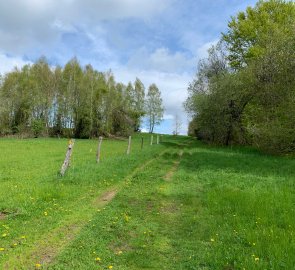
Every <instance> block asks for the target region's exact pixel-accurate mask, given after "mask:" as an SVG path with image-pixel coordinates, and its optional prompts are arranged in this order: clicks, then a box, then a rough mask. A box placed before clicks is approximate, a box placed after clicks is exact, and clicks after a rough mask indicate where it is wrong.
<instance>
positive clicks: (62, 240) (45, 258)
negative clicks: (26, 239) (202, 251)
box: [3, 149, 168, 270]
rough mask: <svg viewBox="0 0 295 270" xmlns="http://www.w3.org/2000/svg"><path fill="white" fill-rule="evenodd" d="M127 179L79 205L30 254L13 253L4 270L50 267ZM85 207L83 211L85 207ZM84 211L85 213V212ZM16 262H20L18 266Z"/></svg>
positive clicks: (137, 171)
mask: <svg viewBox="0 0 295 270" xmlns="http://www.w3.org/2000/svg"><path fill="white" fill-rule="evenodd" d="M167 151H168V150H167V149H165V150H163V151H162V152H160V153H159V154H157V155H156V156H155V157H153V158H152V159H150V160H147V161H146V162H144V163H143V164H141V165H139V166H138V167H136V168H135V169H134V170H133V171H132V172H131V173H130V174H128V175H127V176H126V177H124V180H125V181H126V180H128V179H130V178H132V177H134V176H135V175H136V174H137V173H139V172H140V171H142V170H144V169H145V168H146V167H147V166H149V165H150V164H151V163H152V162H154V161H155V160H156V159H158V158H159V157H161V156H163V155H164V154H165V153H166V152H167ZM125 181H123V182H122V183H120V184H118V185H115V186H113V187H111V188H110V189H108V190H106V191H104V192H103V193H102V194H101V195H100V196H99V197H97V198H96V199H95V200H94V201H92V203H91V204H86V205H84V206H82V209H81V208H80V209H79V212H77V213H75V212H74V214H73V215H71V216H69V217H67V220H66V221H64V222H63V223H64V224H62V226H59V227H58V228H55V229H54V230H52V231H50V232H49V233H48V234H46V236H45V237H44V238H43V239H41V240H39V241H37V242H35V244H34V246H35V247H36V248H34V249H33V250H30V251H28V252H27V253H26V254H24V253H23V254H18V255H17V256H13V257H11V258H10V259H9V260H8V261H7V262H5V263H4V265H3V269H4V270H12V269H13V270H15V269H17V270H19V269H25V270H29V269H38V268H39V267H42V268H43V267H46V266H48V265H50V264H51V263H52V262H53V261H54V260H55V258H56V257H57V256H58V255H59V253H60V252H61V251H62V250H63V249H64V248H65V247H67V246H68V245H69V244H70V243H71V242H72V241H73V240H74V239H75V238H76V236H77V235H78V234H79V233H80V231H81V230H82V229H83V227H84V226H86V225H87V223H88V222H89V221H90V219H91V218H92V217H93V216H94V215H95V212H96V211H98V210H99V209H98V208H101V207H104V206H106V205H107V204H109V203H110V202H111V201H112V200H113V199H114V198H115V196H116V195H117V193H118V192H119V191H120V188H121V187H122V186H123V185H124V184H126V183H125ZM81 210H82V211H81ZM81 213H83V214H82V215H81ZM15 262H18V263H17V264H18V265H19V266H15V265H14V264H15Z"/></svg>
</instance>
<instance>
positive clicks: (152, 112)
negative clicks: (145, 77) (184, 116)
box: [146, 84, 164, 133]
mask: <svg viewBox="0 0 295 270" xmlns="http://www.w3.org/2000/svg"><path fill="white" fill-rule="evenodd" d="M162 102H163V101H162V98H161V92H160V90H159V88H158V87H157V86H156V85H155V84H152V85H150V87H149V89H148V93H147V98H146V113H147V119H148V128H149V132H150V133H153V132H154V127H155V125H159V124H160V123H161V121H162V118H163V113H164V107H163V105H162Z"/></svg>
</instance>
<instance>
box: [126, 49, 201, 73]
mask: <svg viewBox="0 0 295 270" xmlns="http://www.w3.org/2000/svg"><path fill="white" fill-rule="evenodd" d="M127 65H128V67H130V68H135V67H136V68H141V69H144V70H158V71H161V72H183V71H184V70H188V69H191V68H192V67H193V66H194V65H195V59H194V58H193V57H192V56H191V55H188V54H185V53H182V52H175V53H171V52H170V51H169V50H168V49H167V48H163V47H162V48H157V49H156V50H155V51H154V52H152V53H150V52H149V51H148V49H147V48H140V49H139V50H137V51H136V52H135V53H134V54H133V55H132V57H131V58H130V59H129V62H128V64H127Z"/></svg>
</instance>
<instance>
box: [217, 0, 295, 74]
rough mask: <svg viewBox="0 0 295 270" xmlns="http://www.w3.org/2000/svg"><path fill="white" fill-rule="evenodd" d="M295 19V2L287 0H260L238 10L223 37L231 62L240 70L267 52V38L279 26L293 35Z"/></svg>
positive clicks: (284, 31) (282, 30) (286, 33)
mask: <svg viewBox="0 0 295 270" xmlns="http://www.w3.org/2000/svg"><path fill="white" fill-rule="evenodd" d="M294 20H295V3H294V2H293V1H284V0H270V1H263V0H260V1H258V3H257V4H256V5H255V7H253V8H252V7H248V8H247V9H246V11H245V12H239V13H238V15H237V16H235V17H232V19H231V21H230V22H229V23H228V31H227V32H226V33H224V34H223V40H224V41H225V42H226V44H227V48H228V51H229V56H228V59H229V61H230V65H231V66H232V67H233V68H235V69H240V68H242V67H244V66H245V65H247V64H249V61H251V59H253V58H254V59H257V58H258V57H260V56H262V55H263V54H264V53H265V46H264V41H265V39H267V38H268V37H269V36H272V35H273V34H274V32H275V31H277V30H278V29H279V31H280V32H281V33H284V34H285V35H292V34H293V28H294V24H293V22H294Z"/></svg>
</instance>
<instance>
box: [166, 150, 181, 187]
mask: <svg viewBox="0 0 295 270" xmlns="http://www.w3.org/2000/svg"><path fill="white" fill-rule="evenodd" d="M182 155H183V150H180V151H179V152H178V159H177V160H175V161H174V162H173V166H172V168H171V169H170V170H169V171H168V172H167V174H166V175H165V176H164V178H163V179H164V180H165V181H166V182H170V181H171V180H172V177H173V175H174V174H175V172H176V171H177V169H178V167H179V164H180V160H181V158H182Z"/></svg>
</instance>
